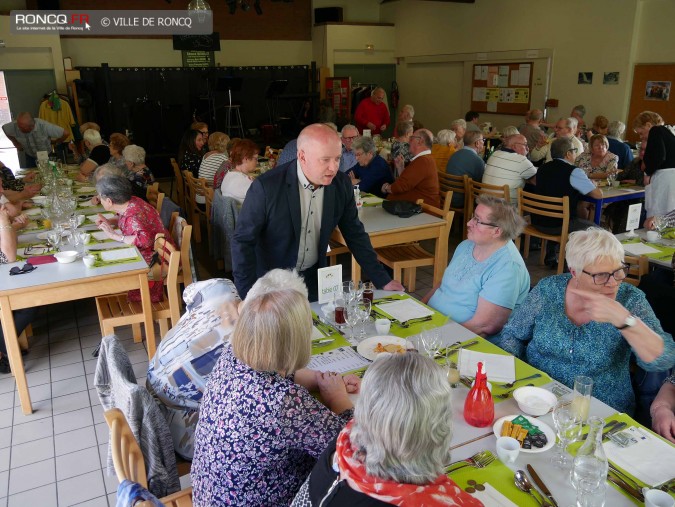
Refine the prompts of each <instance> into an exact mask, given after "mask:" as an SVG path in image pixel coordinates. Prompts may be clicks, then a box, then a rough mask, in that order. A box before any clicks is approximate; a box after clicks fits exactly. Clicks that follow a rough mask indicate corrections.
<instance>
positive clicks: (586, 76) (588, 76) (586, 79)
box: [577, 72, 593, 85]
mask: <svg viewBox="0 0 675 507" xmlns="http://www.w3.org/2000/svg"><path fill="white" fill-rule="evenodd" d="M577 84H583V85H586V84H588V85H589V84H593V73H592V72H579V76H578V77H577Z"/></svg>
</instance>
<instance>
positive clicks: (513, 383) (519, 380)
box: [502, 373, 541, 389]
mask: <svg viewBox="0 0 675 507" xmlns="http://www.w3.org/2000/svg"><path fill="white" fill-rule="evenodd" d="M539 377H541V373H535V374H534V375H530V376H529V377H523V378H517V379H516V380H514V381H513V382H508V383H506V384H502V387H503V388H504V389H511V388H512V387H513V386H514V385H516V384H517V383H518V382H522V381H523V380H530V379H533V378H539Z"/></svg>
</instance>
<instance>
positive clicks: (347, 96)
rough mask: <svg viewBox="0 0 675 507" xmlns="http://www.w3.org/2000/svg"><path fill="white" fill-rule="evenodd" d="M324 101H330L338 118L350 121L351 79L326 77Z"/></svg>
mask: <svg viewBox="0 0 675 507" xmlns="http://www.w3.org/2000/svg"><path fill="white" fill-rule="evenodd" d="M325 90H326V99H328V100H329V101H330V105H331V107H332V108H333V109H334V110H335V114H336V116H337V117H338V118H344V119H346V120H349V119H351V113H352V78H351V77H327V78H326V85H325Z"/></svg>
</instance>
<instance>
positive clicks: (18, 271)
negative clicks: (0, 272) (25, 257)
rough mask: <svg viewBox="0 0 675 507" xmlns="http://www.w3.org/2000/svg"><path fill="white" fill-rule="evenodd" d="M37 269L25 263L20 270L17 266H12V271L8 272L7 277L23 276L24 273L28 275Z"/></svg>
mask: <svg viewBox="0 0 675 507" xmlns="http://www.w3.org/2000/svg"><path fill="white" fill-rule="evenodd" d="M37 268H38V267H37V266H33V265H32V264H30V263H28V262H27V263H26V264H24V265H23V267H22V268H19V266H14V267H13V268H12V269H10V270H9V275H10V276H14V275H23V274H24V273H30V272H31V271H35V270H36V269H37Z"/></svg>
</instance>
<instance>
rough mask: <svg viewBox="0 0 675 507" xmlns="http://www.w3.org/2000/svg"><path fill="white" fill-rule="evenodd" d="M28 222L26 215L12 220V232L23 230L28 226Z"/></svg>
mask: <svg viewBox="0 0 675 507" xmlns="http://www.w3.org/2000/svg"><path fill="white" fill-rule="evenodd" d="M28 222H30V219H29V218H28V215H24V214H21V215H19V216H17V217H15V218H14V221H13V222H12V227H14V230H17V231H18V230H19V229H23V228H24V227H26V226H27V225H28Z"/></svg>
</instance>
